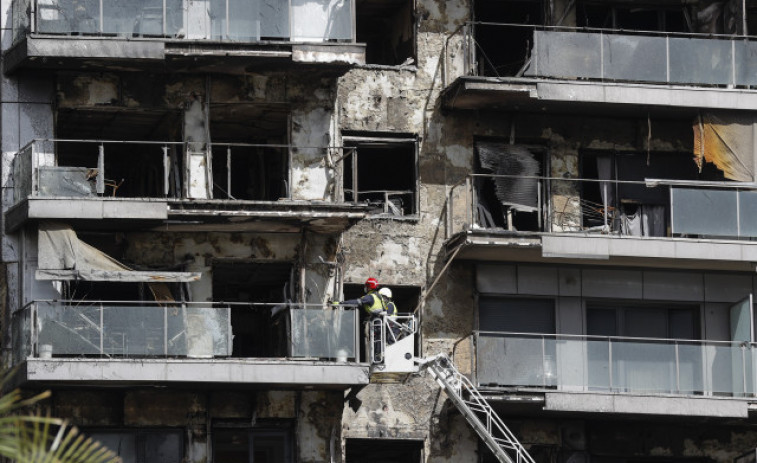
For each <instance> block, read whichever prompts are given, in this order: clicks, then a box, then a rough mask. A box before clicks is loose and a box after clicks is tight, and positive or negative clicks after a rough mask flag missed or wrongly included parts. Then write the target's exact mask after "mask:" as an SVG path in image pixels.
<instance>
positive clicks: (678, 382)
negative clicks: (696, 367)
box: [674, 341, 681, 394]
mask: <svg viewBox="0 0 757 463" xmlns="http://www.w3.org/2000/svg"><path fill="white" fill-rule="evenodd" d="M674 345H675V353H676V392H677V393H679V394H680V393H681V357H680V353H679V351H678V341H675V344H674Z"/></svg>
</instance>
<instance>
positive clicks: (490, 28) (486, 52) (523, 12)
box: [473, 0, 547, 77]
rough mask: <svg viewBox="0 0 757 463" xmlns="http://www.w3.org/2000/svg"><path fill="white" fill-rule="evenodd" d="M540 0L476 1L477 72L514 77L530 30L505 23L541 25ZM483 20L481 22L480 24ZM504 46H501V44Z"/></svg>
mask: <svg viewBox="0 0 757 463" xmlns="http://www.w3.org/2000/svg"><path fill="white" fill-rule="evenodd" d="M546 3H547V2H542V1H540V0H506V1H502V0H476V1H475V2H474V17H475V20H476V21H477V24H475V25H474V30H473V36H474V42H475V44H476V50H477V53H476V61H477V66H478V75H483V76H497V77H504V76H515V75H517V74H518V73H519V71H520V70H521V69H523V68H524V67H525V65H526V64H527V61H528V55H529V52H530V49H531V45H532V43H533V29H531V28H528V27H513V26H506V25H505V24H533V25H539V24H544V16H545V14H544V8H545V4H546ZM481 23H484V24H481ZM503 43H506V44H507V46H506V47H503V46H502V44H503Z"/></svg>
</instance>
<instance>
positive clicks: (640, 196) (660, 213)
mask: <svg viewBox="0 0 757 463" xmlns="http://www.w3.org/2000/svg"><path fill="white" fill-rule="evenodd" d="M447 208H448V209H447V211H448V213H447V236H448V237H451V236H452V235H454V234H455V233H457V232H460V231H463V230H470V229H491V230H509V231H523V232H545V233H602V234H606V235H618V236H620V235H624V236H657V237H666V236H668V237H669V236H681V237H706V238H728V239H742V238H755V237H757V219H755V217H757V189H755V186H754V185H753V184H746V183H738V182H696V181H680V180H660V179H648V180H646V181H628V180H623V181H621V180H597V179H572V178H563V177H533V176H531V177H529V176H515V175H489V174H472V175H470V176H468V178H467V179H466V181H465V182H463V183H461V184H459V185H457V186H456V187H455V188H453V189H452V190H451V193H450V195H449V198H448V201H447Z"/></svg>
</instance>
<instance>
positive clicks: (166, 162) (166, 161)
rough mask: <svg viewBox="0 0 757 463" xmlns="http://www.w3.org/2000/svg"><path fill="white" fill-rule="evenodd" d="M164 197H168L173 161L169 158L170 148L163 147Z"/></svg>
mask: <svg viewBox="0 0 757 463" xmlns="http://www.w3.org/2000/svg"><path fill="white" fill-rule="evenodd" d="M162 150H163V196H165V197H168V191H169V188H168V186H169V178H170V172H171V161H170V159H169V156H168V146H167V145H163V148H162Z"/></svg>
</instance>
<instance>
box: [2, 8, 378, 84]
mask: <svg viewBox="0 0 757 463" xmlns="http://www.w3.org/2000/svg"><path fill="white" fill-rule="evenodd" d="M12 8H13V38H14V42H15V43H14V46H13V48H12V49H11V51H9V53H8V55H7V56H6V66H7V68H6V72H13V71H15V70H16V69H19V68H23V67H40V66H42V67H45V66H46V67H50V66H52V67H57V66H61V65H66V66H76V65H77V63H79V65H85V64H88V65H90V66H92V65H94V66H97V65H100V66H103V67H108V66H112V65H116V64H118V65H125V66H130V67H133V68H135V69H140V68H142V69H144V68H149V67H152V68H159V67H163V66H166V65H167V66H168V67H169V68H176V69H183V68H187V67H188V68H191V69H205V70H214V69H215V70H219V69H221V68H220V67H218V66H220V65H222V64H224V63H222V62H221V61H223V60H226V63H225V66H226V67H228V66H229V64H230V63H234V64H235V65H236V66H237V67H242V68H244V67H246V66H250V65H255V64H260V63H266V64H267V65H268V66H272V65H277V64H278V65H285V64H292V63H301V64H308V63H310V64H313V63H320V64H321V65H323V64H331V65H337V66H339V67H344V68H345V69H346V67H345V66H349V65H352V64H360V63H363V62H364V61H365V51H364V47H363V46H360V45H357V44H356V43H355V36H356V31H355V19H354V17H355V14H354V12H355V5H354V1H352V0H347V1H344V2H333V1H328V0H307V1H306V0H291V1H283V2H280V1H270V0H256V1H242V0H211V1H207V2H191V1H185V0H128V1H123V2H110V1H103V0H14V1H13V6H12ZM85 61H86V63H85ZM193 63H194V64H193ZM232 67H233V66H232Z"/></svg>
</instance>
